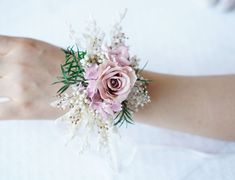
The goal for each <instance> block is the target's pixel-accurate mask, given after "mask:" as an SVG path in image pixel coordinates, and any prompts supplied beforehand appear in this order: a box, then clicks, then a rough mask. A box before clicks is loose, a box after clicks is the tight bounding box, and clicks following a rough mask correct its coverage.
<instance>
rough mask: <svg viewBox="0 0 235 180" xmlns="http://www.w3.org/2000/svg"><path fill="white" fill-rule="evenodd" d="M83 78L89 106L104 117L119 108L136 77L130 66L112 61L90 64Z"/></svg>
mask: <svg viewBox="0 0 235 180" xmlns="http://www.w3.org/2000/svg"><path fill="white" fill-rule="evenodd" d="M85 78H86V79H87V80H88V87H87V92H88V97H89V98H90V99H91V106H92V107H93V108H94V109H96V110H97V111H98V112H99V113H100V114H101V115H102V117H103V118H104V119H107V117H109V116H113V115H114V112H119V111H120V110H121V103H122V102H123V101H124V100H126V99H127V96H128V95H129V93H130V91H131V89H132V87H133V86H134V84H135V82H136V79H137V77H136V74H135V71H134V70H133V69H132V68H131V67H129V66H119V65H118V63H117V62H112V61H108V62H106V63H103V64H100V65H99V66H98V65H96V64H93V65H91V66H90V67H88V68H87V69H86V73H85Z"/></svg>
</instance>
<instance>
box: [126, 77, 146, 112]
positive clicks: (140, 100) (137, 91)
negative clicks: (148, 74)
mask: <svg viewBox="0 0 235 180" xmlns="http://www.w3.org/2000/svg"><path fill="white" fill-rule="evenodd" d="M140 78H141V77H140ZM149 102H150V96H149V95H148V91H147V87H146V83H145V82H143V81H136V83H135V86H134V87H133V88H132V90H131V92H130V94H129V96H128V98H127V106H128V107H129V108H130V109H131V110H133V111H134V112H137V111H138V110H139V107H143V106H144V105H145V104H147V103H149Z"/></svg>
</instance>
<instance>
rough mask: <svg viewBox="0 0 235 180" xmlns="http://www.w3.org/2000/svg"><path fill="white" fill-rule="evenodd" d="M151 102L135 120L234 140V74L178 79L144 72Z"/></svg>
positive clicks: (180, 77)
mask: <svg viewBox="0 0 235 180" xmlns="http://www.w3.org/2000/svg"><path fill="white" fill-rule="evenodd" d="M143 75H144V76H145V77H146V78H148V79H152V80H153V81H152V82H151V83H150V85H149V93H150V97H151V103H149V104H148V105H146V106H145V107H144V108H143V109H141V110H140V111H139V112H138V113H137V114H136V117H135V118H136V120H137V121H140V122H143V123H147V124H152V125H155V126H160V127H164V128H171V129H176V130H180V131H184V132H188V133H193V134H198V135H202V136H208V137H212V138H220V139H227V140H235V75H218V76H177V75H166V74H158V73H154V72H149V71H145V72H144V74H143Z"/></svg>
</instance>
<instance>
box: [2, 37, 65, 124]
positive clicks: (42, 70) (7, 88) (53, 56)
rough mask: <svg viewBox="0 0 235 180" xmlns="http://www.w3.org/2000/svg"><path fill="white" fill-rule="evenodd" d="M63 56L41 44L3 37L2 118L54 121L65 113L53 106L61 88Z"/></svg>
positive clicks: (58, 50) (57, 50) (29, 40)
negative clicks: (51, 119)
mask: <svg viewBox="0 0 235 180" xmlns="http://www.w3.org/2000/svg"><path fill="white" fill-rule="evenodd" d="M63 61H64V53H63V52H62V51H61V49H60V48H58V47H56V46H53V45H50V44H47V43H45V42H42V41H38V40H33V39H28V38H15V37H6V36H0V97H1V96H6V97H9V98H10V99H11V100H10V101H8V102H5V103H0V119H41V118H45V119H47V118H49V119H50V118H55V117H57V116H59V115H60V114H62V111H60V110H58V109H57V108H53V107H51V106H50V102H51V101H53V100H54V99H53V96H55V95H56V91H57V90H58V88H59V87H60V85H57V84H56V85H51V83H52V82H54V81H55V80H56V78H55V77H56V76H58V75H59V74H60V64H62V63H63Z"/></svg>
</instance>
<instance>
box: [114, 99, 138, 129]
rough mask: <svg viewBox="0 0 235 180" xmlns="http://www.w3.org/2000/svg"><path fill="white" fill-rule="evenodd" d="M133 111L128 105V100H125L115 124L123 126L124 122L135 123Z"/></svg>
mask: <svg viewBox="0 0 235 180" xmlns="http://www.w3.org/2000/svg"><path fill="white" fill-rule="evenodd" d="M131 112H133V111H132V110H131V109H130V108H128V107H127V103H126V101H123V103H122V110H121V111H120V112H119V113H118V114H117V116H116V117H115V119H114V125H115V126H116V125H119V127H121V126H122V125H123V123H126V125H127V124H134V121H133V119H132V113H131Z"/></svg>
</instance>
